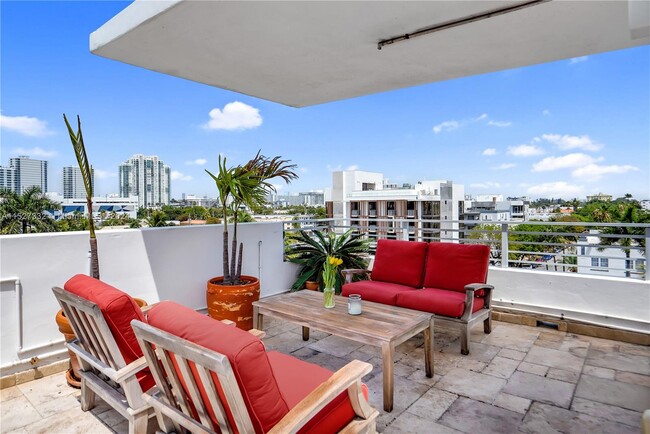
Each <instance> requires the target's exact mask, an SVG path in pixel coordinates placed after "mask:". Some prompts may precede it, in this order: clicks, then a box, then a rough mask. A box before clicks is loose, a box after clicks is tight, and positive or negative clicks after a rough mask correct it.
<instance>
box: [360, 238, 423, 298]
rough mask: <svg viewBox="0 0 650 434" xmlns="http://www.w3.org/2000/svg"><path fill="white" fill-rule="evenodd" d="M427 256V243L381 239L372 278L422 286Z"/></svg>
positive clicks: (417, 286)
mask: <svg viewBox="0 0 650 434" xmlns="http://www.w3.org/2000/svg"><path fill="white" fill-rule="evenodd" d="M426 256H427V243H422V242H416V241H397V240H379V241H378V242H377V253H376V254H375V264H374V265H373V267H372V280H377V281H380V282H389V283H398V284H400V285H406V286H412V287H414V288H421V287H422V276H423V274H424V261H425V259H426Z"/></svg>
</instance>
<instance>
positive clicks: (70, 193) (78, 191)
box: [63, 166, 95, 199]
mask: <svg viewBox="0 0 650 434" xmlns="http://www.w3.org/2000/svg"><path fill="white" fill-rule="evenodd" d="M90 173H91V175H90V182H91V185H92V190H93V191H95V169H93V168H92V167H91V168H90ZM63 198H64V199H85V198H86V187H85V186H84V180H83V176H81V170H80V169H79V168H78V167H76V166H67V167H64V168H63Z"/></svg>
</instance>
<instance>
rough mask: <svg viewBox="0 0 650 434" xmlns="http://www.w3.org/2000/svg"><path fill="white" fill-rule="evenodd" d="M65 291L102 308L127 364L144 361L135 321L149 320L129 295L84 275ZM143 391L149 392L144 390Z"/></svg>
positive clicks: (69, 281) (66, 287)
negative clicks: (133, 327)
mask: <svg viewBox="0 0 650 434" xmlns="http://www.w3.org/2000/svg"><path fill="white" fill-rule="evenodd" d="M64 288H65V290H66V291H70V292H71V293H73V294H75V295H77V296H79V297H81V298H85V299H86V300H89V301H92V302H93V303H95V304H96V305H97V306H99V309H100V310H101V311H102V314H103V315H104V319H106V322H107V323H108V327H109V328H110V329H111V333H113V337H114V338H115V342H116V343H117V347H118V348H119V349H120V352H121V353H122V357H124V361H125V362H126V363H127V364H129V363H131V362H133V361H134V360H137V359H139V358H140V357H142V349H141V348H140V345H139V344H138V340H137V339H136V338H135V332H134V331H133V329H132V328H131V321H132V320H134V319H137V320H138V321H142V322H146V320H145V318H144V315H143V314H142V310H141V309H140V307H138V305H137V304H136V303H135V301H133V299H132V298H131V296H129V294H127V293H125V292H122V291H120V290H119V289H117V288H115V287H113V286H111V285H108V284H107V283H104V282H102V281H100V280H97V279H93V278H92V277H90V276H86V275H84V274H77V275H76V276H74V277H72V278H71V279H70V280H68V281H67V282H66V283H65V285H64ZM150 384H151V383H150ZM143 390H148V389H145V388H144V386H143Z"/></svg>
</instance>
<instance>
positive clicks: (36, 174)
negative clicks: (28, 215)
mask: <svg viewBox="0 0 650 434" xmlns="http://www.w3.org/2000/svg"><path fill="white" fill-rule="evenodd" d="M31 187H38V188H40V189H41V191H42V192H43V193H46V192H47V191H48V189H47V187H48V184H47V161H45V160H34V159H32V158H29V157H27V156H20V157H16V158H10V159H9V167H0V188H2V189H6V190H11V191H14V192H16V193H18V194H23V193H24V192H25V190H27V189H29V188H31Z"/></svg>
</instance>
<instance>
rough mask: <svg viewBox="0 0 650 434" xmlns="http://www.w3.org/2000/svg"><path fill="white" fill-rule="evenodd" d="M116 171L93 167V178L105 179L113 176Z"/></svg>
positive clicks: (115, 174)
mask: <svg viewBox="0 0 650 434" xmlns="http://www.w3.org/2000/svg"><path fill="white" fill-rule="evenodd" d="M116 176H117V173H115V172H110V171H108V170H102V169H95V178H97V179H106V178H115V177H116Z"/></svg>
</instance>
